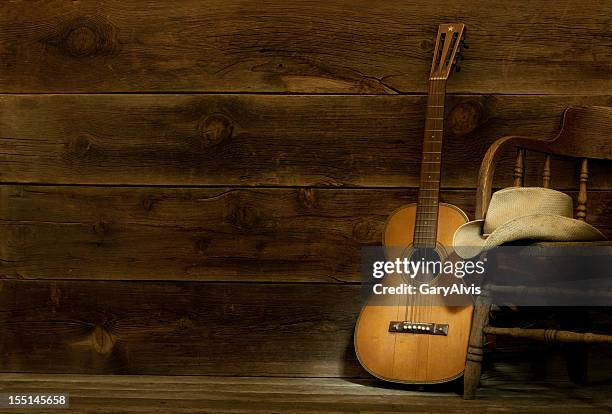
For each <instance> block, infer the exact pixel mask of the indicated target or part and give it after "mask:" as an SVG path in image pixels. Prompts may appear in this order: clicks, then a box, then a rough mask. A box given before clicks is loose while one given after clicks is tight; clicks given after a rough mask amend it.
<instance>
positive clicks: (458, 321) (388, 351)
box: [355, 203, 472, 384]
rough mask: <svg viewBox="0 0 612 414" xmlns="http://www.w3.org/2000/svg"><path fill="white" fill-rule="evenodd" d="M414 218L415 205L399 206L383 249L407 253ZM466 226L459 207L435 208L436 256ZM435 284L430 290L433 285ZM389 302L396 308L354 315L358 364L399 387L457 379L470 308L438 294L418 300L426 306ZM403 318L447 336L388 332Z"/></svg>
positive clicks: (388, 305)
mask: <svg viewBox="0 0 612 414" xmlns="http://www.w3.org/2000/svg"><path fill="white" fill-rule="evenodd" d="M416 217H417V205H416V204H410V205H407V206H404V207H402V208H400V209H399V210H397V211H396V212H395V213H394V214H393V215H391V217H390V218H389V219H388V221H387V223H386V225H385V229H384V233H383V244H384V246H386V247H392V248H393V251H400V250H405V251H409V250H410V248H411V246H412V243H413V236H412V235H413V234H414V229H415V225H416ZM467 221H468V218H467V216H466V214H465V213H464V212H463V211H461V210H460V209H459V208H458V207H455V206H453V205H450V204H444V203H440V204H439V207H438V227H437V242H438V243H437V244H438V246H440V249H439V251H440V253H441V256H447V255H448V254H450V253H451V252H449V251H448V247H447V246H450V245H451V243H452V238H453V234H454V233H455V230H456V229H457V228H458V227H459V226H461V225H462V224H464V223H466V222H467ZM398 247H402V248H405V249H397V248H398ZM387 259H388V260H392V259H394V258H393V257H387ZM451 277H454V276H451ZM387 278H389V279H387ZM387 278H385V279H384V280H383V284H385V283H387V284H394V283H397V282H398V280H393V276H388V277H387ZM436 280H437V279H436ZM436 280H434V281H433V282H432V283H431V285H435V283H436ZM439 282H441V281H439ZM427 296H429V295H427ZM390 300H393V301H395V303H386V304H385V305H384V306H381V305H368V304H366V306H365V307H364V308H363V309H362V311H361V314H360V315H359V319H358V321H357V326H356V328H355V350H356V353H357V357H358V359H359V362H360V363H361V365H362V366H363V367H364V368H365V369H366V370H367V371H369V372H370V373H371V374H372V375H374V376H376V377H378V378H380V379H383V380H387V381H393V382H401V383H418V384H432V383H439V382H445V381H450V380H452V379H455V378H457V377H459V376H460V375H461V374H462V373H463V370H464V367H465V361H466V356H467V347H468V337H469V333H470V325H471V320H472V306H465V307H449V306H445V304H444V303H443V301H442V299H441V298H440V297H439V296H438V295H436V296H434V297H433V298H421V302H423V301H427V304H426V305H424V306H423V305H421V306H419V305H418V303H419V300H414V303H412V304H409V303H407V302H408V301H406V299H405V298H404V297H403V296H399V297H397V298H391V299H390ZM432 301H433V302H432ZM436 301H437V302H436ZM405 315H412V316H413V319H416V320H417V321H419V322H426V323H436V324H446V325H448V327H449V328H448V334H447V335H446V336H442V335H424V334H409V333H398V332H389V323H390V322H391V321H402V320H405V319H404V317H405Z"/></svg>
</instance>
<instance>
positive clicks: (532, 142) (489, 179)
mask: <svg viewBox="0 0 612 414" xmlns="http://www.w3.org/2000/svg"><path fill="white" fill-rule="evenodd" d="M550 143H551V141H543V140H538V139H535V138H527V137H521V136H507V137H503V138H499V139H498V140H497V141H495V142H494V143H493V144H492V145H491V146H490V147H489V149H488V150H487V152H486V154H485V156H484V158H483V160H482V163H481V164H480V171H479V172H478V182H477V186H476V219H477V220H479V219H482V218H484V215H485V213H486V211H487V207H488V206H489V200H490V199H491V188H492V186H493V175H494V174H495V164H496V163H497V161H498V159H499V157H500V155H501V154H502V151H503V150H504V149H506V147H508V146H515V147H520V148H524V149H528V150H532V151H538V152H550Z"/></svg>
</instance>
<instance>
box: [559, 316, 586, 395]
mask: <svg viewBox="0 0 612 414" xmlns="http://www.w3.org/2000/svg"><path fill="white" fill-rule="evenodd" d="M590 322H591V321H590V318H589V312H588V309H586V308H582V307H578V308H573V309H571V311H570V310H567V309H565V310H563V311H562V312H561V329H568V330H572V331H578V332H585V331H589V330H590V328H591V323H590ZM563 352H564V354H565V366H566V368H567V374H568V376H569V379H570V381H572V382H574V383H576V384H585V383H586V382H587V379H588V372H587V366H588V352H589V345H588V344H584V343H567V344H563Z"/></svg>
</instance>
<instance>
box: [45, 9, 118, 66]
mask: <svg viewBox="0 0 612 414" xmlns="http://www.w3.org/2000/svg"><path fill="white" fill-rule="evenodd" d="M47 43H48V44H51V45H52V46H55V47H57V48H58V49H59V50H60V51H61V52H62V53H64V54H66V55H69V56H72V57H75V58H84V57H92V56H103V55H108V54H112V53H114V52H116V49H117V48H118V46H119V42H118V41H117V30H116V28H115V26H114V25H113V24H111V23H110V22H109V21H108V20H106V19H104V18H102V17H100V16H93V17H86V18H83V17H81V18H79V19H76V20H72V21H70V22H68V23H67V24H65V25H64V26H63V28H62V29H61V31H60V33H59V34H57V35H55V36H52V37H51V38H49V39H47Z"/></svg>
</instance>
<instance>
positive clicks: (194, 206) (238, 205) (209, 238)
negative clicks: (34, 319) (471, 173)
mask: <svg viewBox="0 0 612 414" xmlns="http://www.w3.org/2000/svg"><path fill="white" fill-rule="evenodd" d="M571 194H572V195H573V196H574V198H575V197H576V193H575V192H573V193H571ZM416 197H417V193H416V190H415V189H406V190H402V189H369V190H368V189H312V188H297V189H236V188H208V189H202V188H155V187H147V188H142V187H127V188H126V187H78V186H2V187H0V231H1V233H2V235H3V237H2V239H1V240H0V259H1V260H0V277H2V278H18V279H37V278H43V279H54V278H55V279H138V280H209V281H260V282H261V281H289V282H325V283H336V282H339V283H341V282H357V281H359V280H360V260H361V259H360V258H361V248H362V247H364V246H369V245H380V243H381V240H382V237H381V234H382V233H381V232H382V229H383V226H384V223H385V221H386V220H387V217H388V216H389V215H390V214H391V213H392V212H393V211H395V210H396V209H397V208H399V207H400V206H402V205H404V204H409V203H413V202H415V201H416ZM611 200H612V192H610V191H591V192H590V198H589V209H588V216H587V221H588V222H590V223H592V224H594V225H595V226H597V227H598V228H600V229H601V230H602V231H603V232H604V233H606V234H607V235H608V236H611V235H612V223H611V222H610V220H609V217H610V215H611V214H612V211H611V210H610V209H611V208H612V202H611ZM442 201H445V202H449V203H451V204H455V205H457V206H459V207H461V208H462V209H464V210H465V211H466V212H467V213H468V214H469V215H470V216H472V217H473V211H474V203H475V192H474V191H472V190H452V191H450V190H449V191H443V192H442Z"/></svg>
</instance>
